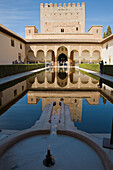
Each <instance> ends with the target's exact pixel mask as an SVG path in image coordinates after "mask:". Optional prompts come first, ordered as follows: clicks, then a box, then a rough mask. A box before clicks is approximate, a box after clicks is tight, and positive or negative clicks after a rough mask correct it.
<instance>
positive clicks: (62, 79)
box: [57, 69, 67, 87]
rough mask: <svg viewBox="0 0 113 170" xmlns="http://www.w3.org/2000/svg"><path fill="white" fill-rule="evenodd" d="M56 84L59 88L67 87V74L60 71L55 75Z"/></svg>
mask: <svg viewBox="0 0 113 170" xmlns="http://www.w3.org/2000/svg"><path fill="white" fill-rule="evenodd" d="M57 83H58V85H59V86H60V87H65V86H66V85H67V73H66V72H65V71H64V70H63V69H60V70H59V72H58V75H57Z"/></svg>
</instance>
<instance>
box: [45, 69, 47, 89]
mask: <svg viewBox="0 0 113 170" xmlns="http://www.w3.org/2000/svg"><path fill="white" fill-rule="evenodd" d="M45 88H47V73H46V70H45Z"/></svg>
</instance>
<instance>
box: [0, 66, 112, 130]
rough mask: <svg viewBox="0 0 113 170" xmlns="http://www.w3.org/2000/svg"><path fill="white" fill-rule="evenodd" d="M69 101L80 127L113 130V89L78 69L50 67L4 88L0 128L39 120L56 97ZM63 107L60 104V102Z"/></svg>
mask: <svg viewBox="0 0 113 170" xmlns="http://www.w3.org/2000/svg"><path fill="white" fill-rule="evenodd" d="M61 100H62V101H63V102H64V103H65V104H66V105H69V108H70V116H71V120H72V121H73V123H74V125H75V126H76V127H77V129H79V130H83V131H86V132H88V133H110V132H111V124H112V118H113V89H112V88H111V87H109V86H108V85H106V84H105V82H104V83H102V84H101V88H99V79H98V78H97V77H90V76H89V75H86V74H85V73H83V72H79V71H78V70H75V69H68V70H67V69H66V68H64V69H56V70H55V69H48V70H45V71H43V72H40V73H37V74H36V75H33V76H32V77H30V78H27V79H25V80H24V81H19V82H17V83H16V84H15V85H14V84H13V85H10V87H7V86H6V88H5V89H4V90H3V91H1V92H0V129H8V130H23V129H28V128H31V127H32V126H33V125H34V124H35V123H36V121H37V120H39V118H40V116H41V114H42V111H43V109H44V107H45V106H46V105H47V104H50V103H51V102H52V101H56V102H57V103H59V102H60V101H61ZM57 106H58V107H60V106H59V105H57Z"/></svg>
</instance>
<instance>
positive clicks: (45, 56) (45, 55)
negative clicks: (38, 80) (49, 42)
mask: <svg viewBox="0 0 113 170" xmlns="http://www.w3.org/2000/svg"><path fill="white" fill-rule="evenodd" d="M44 58H45V64H46V60H47V49H46V45H45V46H44ZM45 66H46V65H45Z"/></svg>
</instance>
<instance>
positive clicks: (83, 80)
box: [80, 74, 89, 84]
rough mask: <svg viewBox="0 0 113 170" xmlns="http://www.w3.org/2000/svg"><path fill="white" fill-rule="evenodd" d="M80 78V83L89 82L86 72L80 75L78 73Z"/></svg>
mask: <svg viewBox="0 0 113 170" xmlns="http://www.w3.org/2000/svg"><path fill="white" fill-rule="evenodd" d="M80 78H81V83H82V84H88V82H89V77H88V76H87V75H86V74H81V75H80Z"/></svg>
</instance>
